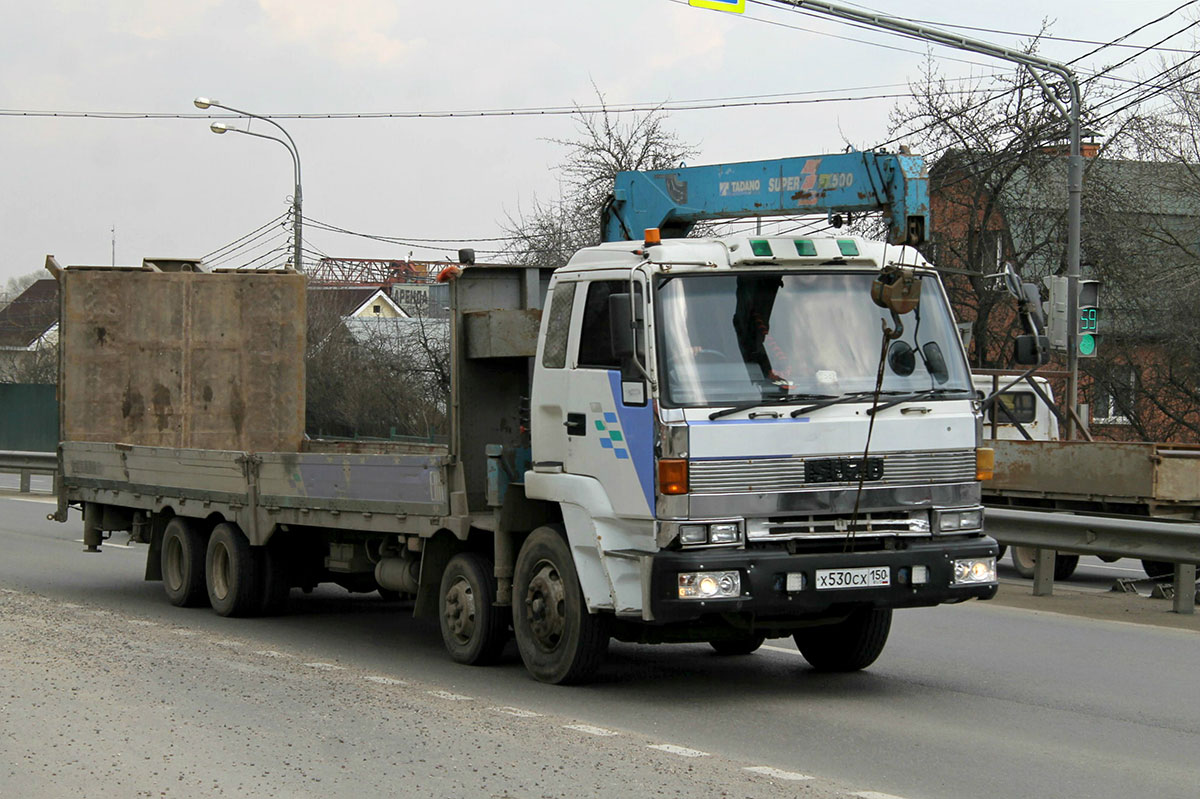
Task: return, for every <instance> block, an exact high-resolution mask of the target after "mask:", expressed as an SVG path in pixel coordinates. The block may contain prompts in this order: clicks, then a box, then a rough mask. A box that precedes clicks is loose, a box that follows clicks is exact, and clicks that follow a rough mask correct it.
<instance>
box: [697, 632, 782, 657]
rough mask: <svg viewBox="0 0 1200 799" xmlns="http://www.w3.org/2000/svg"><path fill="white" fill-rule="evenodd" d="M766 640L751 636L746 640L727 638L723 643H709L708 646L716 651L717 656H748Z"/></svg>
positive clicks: (762, 636) (761, 637)
mask: <svg viewBox="0 0 1200 799" xmlns="http://www.w3.org/2000/svg"><path fill="white" fill-rule="evenodd" d="M765 640H767V637H766V636H765V635H751V636H748V637H746V638H727V639H725V640H723V641H709V642H708V645H709V646H711V647H712V648H713V649H715V650H716V651H717V654H718V655H723V656H732V655H749V654H751V653H753V652H755V651H757V650H758V648H759V647H760V646H762V645H763V641H765Z"/></svg>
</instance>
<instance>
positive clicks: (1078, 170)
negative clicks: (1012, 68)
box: [775, 0, 1083, 439]
mask: <svg viewBox="0 0 1200 799" xmlns="http://www.w3.org/2000/svg"><path fill="white" fill-rule="evenodd" d="M775 2H777V3H780V4H782V5H789V6H794V7H796V8H799V9H802V10H804V11H811V12H813V13H816V14H823V15H825V16H829V17H835V18H837V19H841V20H845V21H847V22H853V23H855V24H858V25H868V26H870V27H872V28H879V29H881V30H886V31H890V32H891V33H896V34H899V35H900V36H907V37H908V38H910V39H920V40H922V41H927V42H935V43H937V44H941V45H945V46H946V47H953V48H954V49H956V50H966V51H968V52H971V53H979V54H981V55H986V56H992V57H993V58H1000V59H1003V60H1005V61H1009V62H1012V63H1014V64H1020V65H1021V66H1023V67H1025V68H1026V69H1027V70H1028V71H1029V74H1030V75H1032V76H1033V79H1034V80H1035V81H1037V83H1038V85H1039V86H1041V88H1042V92H1043V93H1044V94H1045V95H1046V98H1047V99H1048V100H1049V101H1050V102H1051V103H1053V104H1054V107H1055V108H1057V109H1058V111H1059V113H1060V114H1062V115H1063V117H1065V118H1066V120H1067V122H1068V123H1069V126H1070V142H1071V144H1070V155H1069V156H1068V159H1067V287H1068V291H1067V297H1068V299H1067V303H1068V305H1067V313H1068V317H1069V319H1070V320H1071V323H1070V324H1069V325H1068V326H1067V370H1068V372H1069V373H1070V377H1069V378H1068V379H1067V401H1068V402H1069V403H1070V407H1071V409H1072V411H1073V413H1070V414H1068V415H1067V416H1068V422H1067V438H1068V439H1073V438H1075V432H1076V427H1075V417H1076V416H1078V414H1079V300H1078V297H1077V296H1076V295H1077V293H1078V290H1079V274H1080V272H1079V261H1080V239H1081V238H1082V232H1081V229H1082V217H1083V212H1082V208H1083V150H1082V145H1081V143H1080V141H1081V139H1080V124H1079V118H1080V114H1081V105H1082V102H1081V101H1082V96H1081V94H1080V91H1079V80H1078V79H1077V78H1076V77H1075V73H1074V72H1072V71H1071V69H1070V68H1069V67H1068V66H1067V65H1066V64H1060V63H1059V62H1057V61H1051V60H1050V59H1048V58H1042V57H1040V56H1037V55H1034V54H1033V53H1024V52H1021V51H1020V50H1012V49H1010V48H1008V47H1001V46H999V45H995V44H992V43H990V42H984V41H980V40H978V39H971V38H969V37H966V36H959V35H958V34H956V33H949V32H947V31H943V30H939V29H937V28H929V27H926V26H924V25H917V24H916V23H912V22H907V21H905V20H902V19H898V18H896V17H890V16H887V15H886V14H876V13H871V12H869V11H862V10H859V9H857V8H850V7H848V6H843V5H840V4H838V3H827V2H824V0H775ZM1039 69H1040V70H1044V71H1046V72H1049V73H1052V74H1054V75H1058V76H1059V77H1060V78H1062V80H1063V82H1064V84H1065V85H1066V89H1067V94H1068V95H1069V97H1068V98H1067V99H1068V101H1069V105H1068V104H1064V103H1063V101H1062V100H1061V99H1059V97H1058V96H1057V95H1056V94H1055V93H1054V92H1053V91H1052V90H1051V89H1050V87H1049V86H1047V85H1046V82H1045V81H1044V80H1042V77H1041V76H1040V75H1039V74H1038V73H1037V70H1039Z"/></svg>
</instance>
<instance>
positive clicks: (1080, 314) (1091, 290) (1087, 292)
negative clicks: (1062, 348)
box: [1075, 279, 1100, 358]
mask: <svg viewBox="0 0 1200 799" xmlns="http://www.w3.org/2000/svg"><path fill="white" fill-rule="evenodd" d="M1075 296H1076V297H1078V298H1079V301H1078V303H1076V308H1078V309H1079V310H1078V311H1077V316H1076V318H1077V319H1078V324H1079V327H1078V328H1077V330H1076V332H1077V334H1078V344H1077V346H1078V348H1079V357H1080V358H1095V357H1096V344H1097V343H1098V340H1099V339H1098V335H1099V331H1100V307H1099V306H1100V281H1099V280H1083V279H1080V280H1079V283H1078V286H1077V289H1076V292H1075Z"/></svg>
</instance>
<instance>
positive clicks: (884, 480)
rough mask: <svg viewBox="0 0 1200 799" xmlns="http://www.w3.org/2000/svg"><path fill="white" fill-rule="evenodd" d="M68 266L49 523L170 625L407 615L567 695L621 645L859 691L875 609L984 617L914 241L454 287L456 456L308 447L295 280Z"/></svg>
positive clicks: (701, 254)
mask: <svg viewBox="0 0 1200 799" xmlns="http://www.w3.org/2000/svg"><path fill="white" fill-rule="evenodd" d="M58 274H59V278H60V281H61V282H62V288H63V292H62V295H63V311H62V328H63V334H62V340H63V348H64V349H63V355H62V374H61V375H60V380H61V383H60V390H61V392H62V398H61V403H60V404H61V407H62V408H63V411H62V413H63V427H62V429H63V431H64V433H63V438H64V440H63V442H62V444H61V446H60V458H61V465H60V469H61V472H60V473H61V480H60V493H59V508H58V512H57V513H56V515H55V517H56V518H58V519H59V520H60V521H65V520H66V519H67V515H68V514H67V512H68V509H69V508H70V507H82V508H83V512H84V513H83V515H84V540H85V545H86V547H87V548H90V549H92V550H99V549H100V548H101V546H102V544H103V541H104V540H105V538H106V537H107V536H108V535H111V533H112V532H113V531H118V530H127V531H130V533H131V536H132V538H133V539H134V540H137V541H142V542H145V543H148V544H149V555H148V562H147V569H146V576H147V579H161V580H162V581H163V583H164V587H165V589H166V593H167V596H168V598H169V599H170V601H171V602H173V603H175V604H177V605H195V604H210V605H211V606H212V607H213V609H214V610H216V612H217V613H219V614H221V615H227V616H234V615H246V614H253V613H262V612H270V611H272V610H274V609H277V608H278V607H279V606H280V604H281V602H282V601H284V600H285V599H286V597H287V595H288V593H289V591H290V589H292V588H294V587H301V588H311V587H312V586H314V585H316V584H318V583H321V582H336V583H339V584H341V585H344V586H346V587H348V588H352V589H355V590H373V589H376V588H379V589H383V590H385V591H395V592H402V593H405V594H410V595H413V596H414V597H415V604H414V612H415V613H417V614H436V615H437V616H438V617H439V618H440V621H441V630H442V636H443V640H444V642H445V646H446V648H447V650H448V651H449V653H450V655H451V657H452V658H453V659H454V660H456V661H459V662H462V663H469V664H486V663H490V662H494V661H495V660H496V658H497V657H498V656H499V654H500V652H501V650H502V649H503V647H504V646H505V644H506V642H507V641H508V640H509V639H510V637H511V636H515V638H516V643H517V648H518V650H519V652H520V656H521V658H522V660H523V661H524V663H525V665H526V667H527V668H528V670H529V671H530V673H531V674H532V675H533V676H534V677H535V678H537V679H538V680H541V681H544V682H549V683H572V682H581V681H584V680H587V679H588V678H589V677H590V676H591V675H592V674H593V673H594V672H595V670H596V668H597V667H598V665H599V664H600V662H601V660H602V658H603V655H604V653H605V651H606V648H607V645H608V642H609V640H610V639H612V638H615V639H617V640H622V641H634V642H643V643H666V642H688V641H690V642H697V641H700V642H710V643H711V644H712V646H713V647H714V648H715V649H716V651H717V652H719V653H725V654H744V653H749V652H752V651H753V650H755V649H756V648H757V647H758V646H759V645H760V644H761V643H762V642H763V640H764V639H766V638H775V637H783V636H792V637H794V639H795V641H796V644H797V645H798V647H799V649H800V651H801V653H802V654H803V655H804V657H805V658H806V659H807V660H808V662H809V663H810V664H811V665H812V666H813V667H815V668H817V669H822V670H856V669H861V668H864V667H866V666H868V665H869V664H870V663H872V662H873V661H874V660H875V659H876V658H877V657H878V655H879V654H880V652H881V651H882V649H883V647H884V644H885V642H886V640H887V636H888V632H889V629H890V624H891V615H892V610H893V609H895V608H904V607H921V606H932V605H938V604H942V603H953V602H961V601H964V600H967V599H972V598H976V599H987V598H990V597H992V596H993V595H994V594H995V592H996V589H997V582H996V567H995V560H996V552H997V549H996V543H995V541H993V540H992V539H990V538H988V537H987V536H986V535H985V534H984V531H983V526H982V523H983V507H982V504H981V495H980V483H979V478H980V477H986V474H985V473H986V472H987V471H988V470H989V469H990V454H991V453H990V450H987V449H986V448H982V447H981V438H982V424H981V416H980V406H979V399H978V395H977V393H976V392H975V390H974V389H973V387H972V383H971V375H970V372H969V370H968V367H967V363H966V358H965V355H964V352H963V348H962V345H961V343H960V341H959V339H958V336H957V334H956V328H955V324H954V319H953V317H952V314H951V311H950V307H949V304H948V302H947V299H946V296H945V293H944V291H943V289H942V286H941V283H940V281H939V279H938V276H937V274H936V273H935V272H934V271H933V270H932V269H931V268H930V267H929V265H928V264H927V263H926V262H925V261H924V260H923V259H922V257H921V256H920V254H919V253H918V252H917V251H916V250H915V249H913V248H911V247H907V246H897V245H888V244H883V243H879V242H871V241H866V240H863V239H860V238H856V237H852V236H846V237H793V236H782V237H760V236H746V235H734V236H728V237H723V238H709V239H663V240H661V241H660V240H659V239H658V237H657V235H656V231H647V235H646V237H645V240H638V241H624V242H611V243H607V244H602V245H600V246H597V247H591V248H587V249H584V250H582V251H580V252H579V253H578V254H576V255H575V256H574V257H573V258H572V259H571V260H570V262H569V263H568V264H566V265H565V266H563V267H562V268H560V269H558V270H556V271H554V272H553V273H548V272H546V271H540V270H537V269H531V268H521V267H508V266H484V265H465V266H463V267H462V268H461V269H457V268H455V269H452V270H449V271H448V272H447V273H446V274H445V276H446V277H451V276H452V275H453V278H452V280H451V283H450V312H449V313H450V315H449V331H450V333H449V334H450V341H449V353H450V358H451V373H452V389H451V395H450V397H449V398H448V399H447V406H446V410H447V413H448V416H449V418H450V422H451V435H450V443H449V445H448V446H446V447H437V446H432V445H399V444H387V443H378V444H363V443H359V444H356V445H353V446H351V447H348V445H346V444H344V443H339V442H323V441H319V440H309V439H307V438H306V437H304V436H303V430H302V420H303V413H302V411H301V412H300V413H297V411H296V408H297V401H298V402H299V406H298V407H299V408H300V409H302V408H303V380H302V379H300V380H299V381H298V382H297V380H296V374H297V363H299V364H300V366H299V370H300V374H301V376H302V370H303V364H302V354H303V335H302V329H301V330H300V331H299V333H298V331H297V325H300V326H301V327H302V324H303V318H304V315H303V307H302V306H303V296H304V291H303V276H300V275H295V274H282V273H256V274H246V273H231V274H208V273H203V272H177V273H166V272H158V271H155V270H152V269H151V270H145V269H143V270H136V271H112V270H99V269H75V268H67V269H65V270H60V271H59V272H58ZM918 292H919V297H918ZM121 302H132V303H133V305H132V307H130V306H125V307H122V306H121ZM295 303H299V304H300V306H301V308H300V310H299V311H296V310H295V309H294V305H295ZM230 304H236V305H237V307H232V308H231V307H228V306H229V305H230ZM885 306H886V307H885ZM289 308H290V309H291V310H290V311H289V310H288V309H289ZM156 320H157V321H156ZM297 385H298V386H299V388H300V396H299V398H297V396H296V388H297ZM297 419H299V420H300V423H301V428H300V429H299V430H298V429H297V427H296V421H297ZM104 420H108V421H107V422H105V421H104ZM510 628H511V629H510Z"/></svg>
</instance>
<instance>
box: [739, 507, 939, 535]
mask: <svg viewBox="0 0 1200 799" xmlns="http://www.w3.org/2000/svg"><path fill="white" fill-rule="evenodd" d="M854 533H855V535H857V536H863V537H868V538H870V537H876V536H921V537H928V536H929V514H928V513H921V514H914V515H909V514H895V513H891V514H888V513H863V514H860V515H859V517H858V523H857V524H855V529H854ZM849 534H850V519H849V518H847V517H846V516H845V515H813V516H784V517H771V518H769V519H761V520H755V521H754V522H750V523H748V527H747V530H746V538H747V539H748V540H750V541H778V540H781V539H825V538H845V537H846V536H847V535H849Z"/></svg>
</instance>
